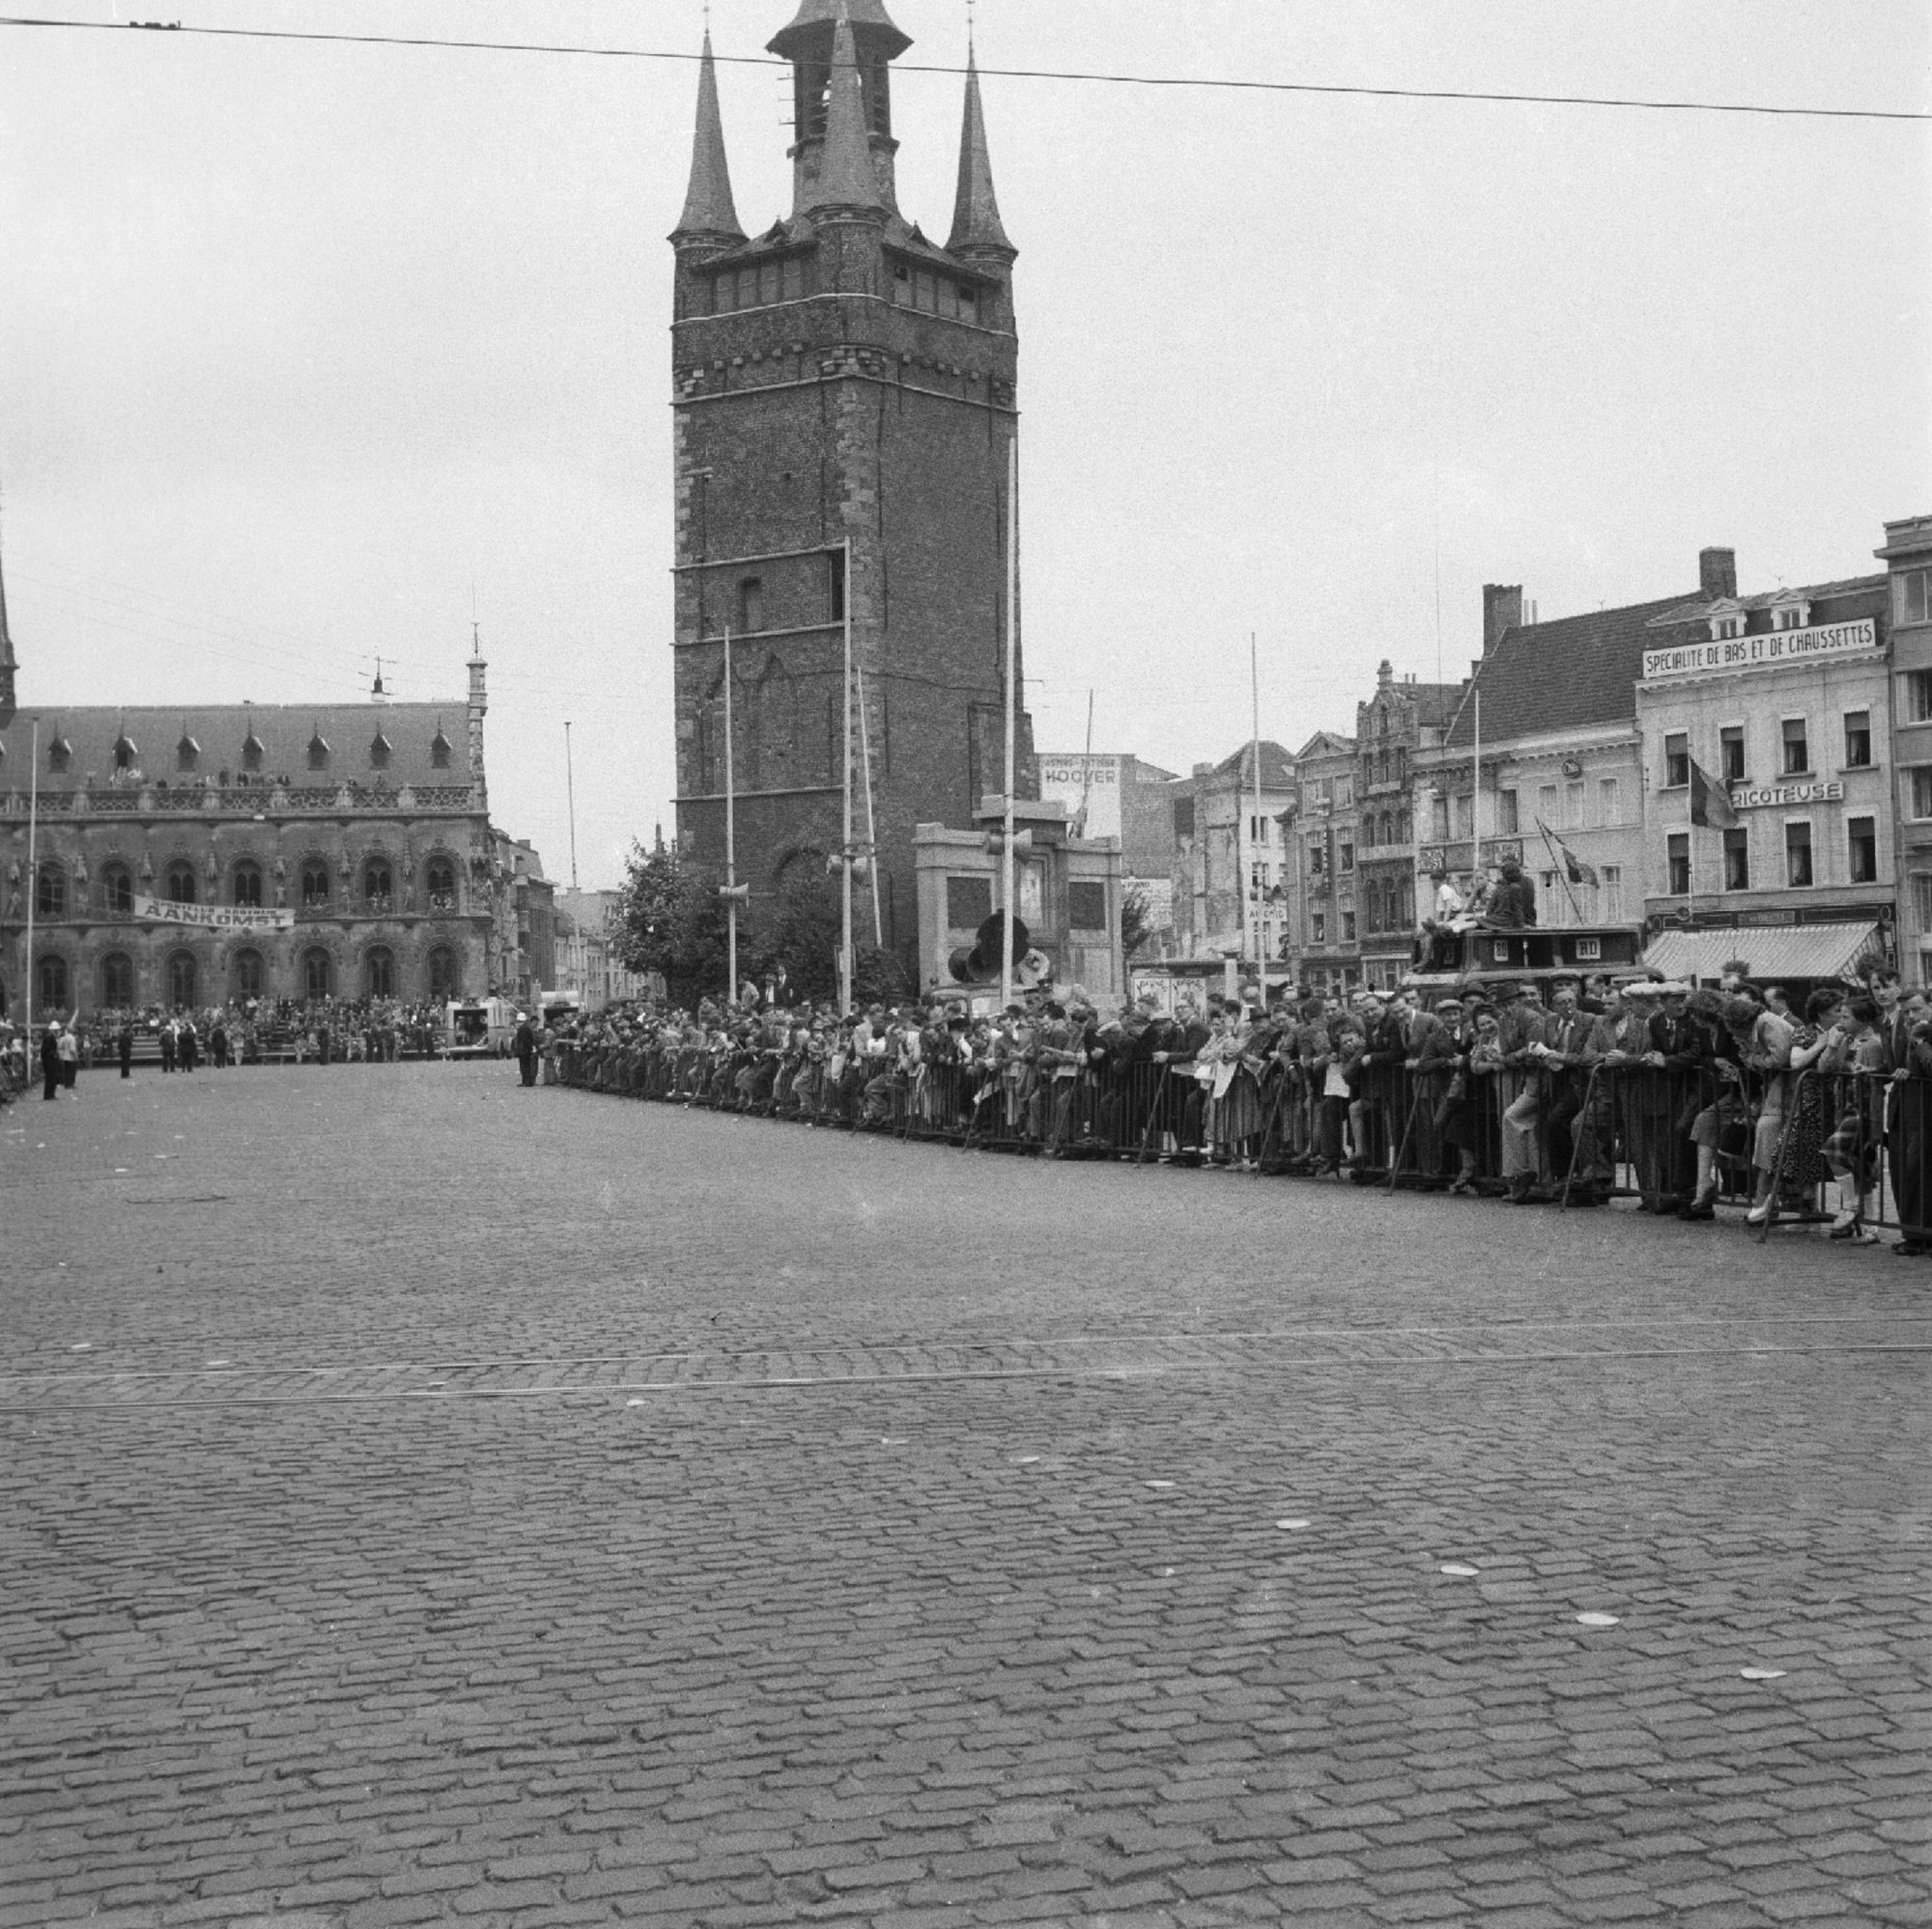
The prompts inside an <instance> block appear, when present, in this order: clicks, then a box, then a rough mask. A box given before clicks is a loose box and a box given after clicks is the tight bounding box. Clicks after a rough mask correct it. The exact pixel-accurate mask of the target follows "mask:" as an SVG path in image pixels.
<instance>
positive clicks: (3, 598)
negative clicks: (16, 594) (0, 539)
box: [0, 569, 19, 730]
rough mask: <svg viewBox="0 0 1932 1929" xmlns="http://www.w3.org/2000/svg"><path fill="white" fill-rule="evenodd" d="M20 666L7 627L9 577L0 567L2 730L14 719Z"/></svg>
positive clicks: (0, 727) (0, 718)
mask: <svg viewBox="0 0 1932 1929" xmlns="http://www.w3.org/2000/svg"><path fill="white" fill-rule="evenodd" d="M18 668H19V665H18V664H17V663H15V662H14V637H13V633H12V632H11V631H10V630H9V629H8V628H7V577H6V572H5V570H4V569H0V730H4V729H5V728H6V727H7V725H8V724H9V723H12V722H13V721H14V707H15V706H14V671H15V670H16V669H18Z"/></svg>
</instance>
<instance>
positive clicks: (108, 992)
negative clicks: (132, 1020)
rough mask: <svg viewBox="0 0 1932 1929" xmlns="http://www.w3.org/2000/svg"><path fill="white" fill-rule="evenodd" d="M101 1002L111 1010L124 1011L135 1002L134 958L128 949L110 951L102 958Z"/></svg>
mask: <svg viewBox="0 0 1932 1929" xmlns="http://www.w3.org/2000/svg"><path fill="white" fill-rule="evenodd" d="M100 1002H101V1004H103V1005H104V1006H106V1007H107V1008H108V1009H109V1010H110V1011H123V1010H126V1009H127V1007H128V1006H130V1005H132V1004H133V1002H134V960H133V959H132V958H130V957H129V956H128V953H127V952H126V951H109V952H108V953H107V955H106V956H105V957H104V958H102V959H101V960H100Z"/></svg>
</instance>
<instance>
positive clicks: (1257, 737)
mask: <svg viewBox="0 0 1932 1929" xmlns="http://www.w3.org/2000/svg"><path fill="white" fill-rule="evenodd" d="M1260 647H1261V646H1260V645H1259V644H1258V643H1257V642H1256V640H1255V633H1254V631H1252V630H1250V631H1249V632H1248V683H1249V694H1250V695H1251V696H1252V698H1253V701H1254V714H1253V719H1252V723H1253V728H1252V731H1251V739H1250V748H1251V750H1252V752H1253V754H1254V759H1255V831H1254V836H1253V837H1252V838H1250V840H1249V848H1250V849H1251V851H1252V852H1253V855H1252V857H1251V858H1250V859H1249V863H1250V864H1251V865H1253V867H1254V868H1255V869H1256V870H1257V871H1259V870H1260V869H1261V867H1262V855H1261V850H1262V660H1261V654H1260ZM1238 814H1239V813H1238V811H1237V812H1236V815H1237V816H1238ZM1238 841H1239V840H1238V839H1236V842H1238ZM1250 891H1252V893H1253V894H1254V911H1253V913H1252V915H1251V916H1250V918H1249V921H1248V922H1249V923H1250V924H1251V925H1252V926H1253V927H1254V934H1255V991H1256V994H1257V996H1259V997H1260V998H1261V999H1262V1002H1263V1004H1264V1005H1265V1004H1266V1002H1267V998H1266V987H1267V934H1266V932H1265V931H1264V928H1263V925H1262V882H1261V879H1260V878H1259V877H1256V878H1254V879H1253V880H1252V881H1250V880H1249V879H1247V878H1243V879H1242V880H1241V892H1242V896H1241V901H1242V903H1244V904H1245V903H1246V902H1247V901H1248V893H1249V892H1250Z"/></svg>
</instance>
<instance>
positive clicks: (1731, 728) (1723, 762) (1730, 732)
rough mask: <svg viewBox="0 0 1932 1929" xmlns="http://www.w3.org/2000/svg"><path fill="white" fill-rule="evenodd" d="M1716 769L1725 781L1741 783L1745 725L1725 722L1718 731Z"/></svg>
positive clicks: (1743, 766)
mask: <svg viewBox="0 0 1932 1929" xmlns="http://www.w3.org/2000/svg"><path fill="white" fill-rule="evenodd" d="M1718 769H1719V775H1721V776H1722V778H1723V780H1724V781H1725V782H1726V783H1742V782H1743V781H1744V776H1745V726H1744V725H1743V724H1742V723H1726V724H1725V725H1724V727H1723V728H1722V729H1721V730H1719V732H1718Z"/></svg>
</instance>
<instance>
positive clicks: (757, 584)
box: [738, 576, 765, 636]
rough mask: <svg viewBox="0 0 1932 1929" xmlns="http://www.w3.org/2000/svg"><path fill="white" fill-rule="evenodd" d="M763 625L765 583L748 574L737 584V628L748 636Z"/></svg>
mask: <svg viewBox="0 0 1932 1929" xmlns="http://www.w3.org/2000/svg"><path fill="white" fill-rule="evenodd" d="M764 627H765V585H764V583H763V582H762V581H761V580H760V579H759V578H757V577H755V576H748V577H746V578H745V580H744V581H743V582H740V583H739V585H738V630H739V633H740V634H741V635H746V636H749V635H751V634H752V633H753V632H754V631H757V630H762V629H763V628H764Z"/></svg>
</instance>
